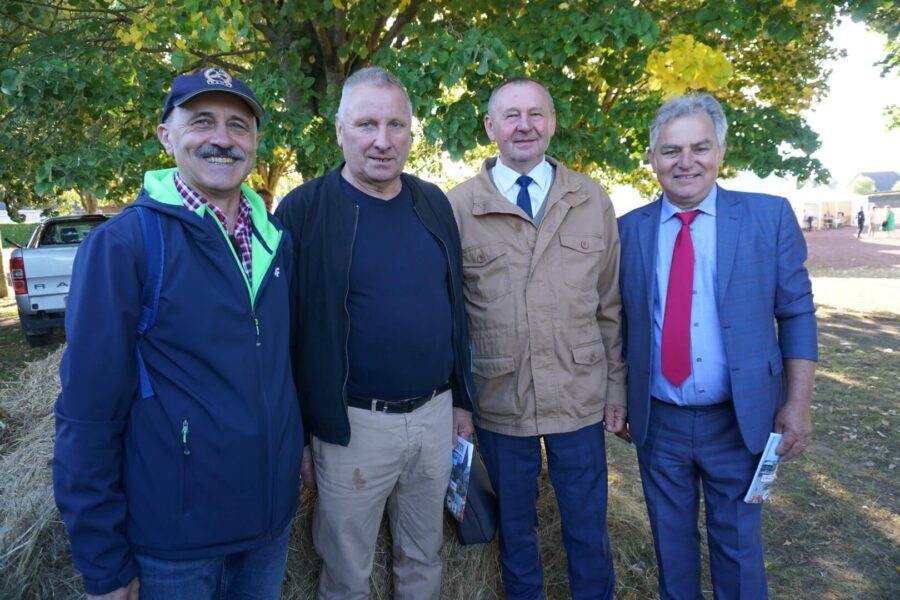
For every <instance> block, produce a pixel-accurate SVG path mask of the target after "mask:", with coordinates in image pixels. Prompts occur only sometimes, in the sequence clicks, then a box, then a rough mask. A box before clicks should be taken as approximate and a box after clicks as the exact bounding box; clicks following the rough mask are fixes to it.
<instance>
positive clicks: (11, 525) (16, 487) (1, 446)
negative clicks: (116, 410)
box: [0, 348, 81, 599]
mask: <svg viewBox="0 0 900 600" xmlns="http://www.w3.org/2000/svg"><path fill="white" fill-rule="evenodd" d="M61 357H62V349H61V348H60V349H58V350H57V351H55V352H53V353H52V354H50V355H49V356H48V357H47V358H46V359H44V360H40V361H35V362H32V363H29V364H27V365H26V366H25V367H24V369H23V371H22V378H21V381H20V382H19V383H7V384H5V385H4V386H3V388H2V390H0V406H2V408H3V412H4V414H5V415H7V419H8V420H7V425H8V427H7V428H5V429H4V430H3V431H2V432H0V434H2V435H3V437H2V438H0V573H2V577H0V597H2V598H41V599H43V598H49V599H55V598H73V597H78V596H79V595H80V592H79V588H80V587H81V584H80V583H79V577H78V574H77V573H76V571H75V569H74V568H73V567H72V565H71V556H70V553H69V542H68V538H67V537H66V531H65V527H64V526H63V524H62V521H61V519H60V516H59V512H58V511H57V510H56V505H55V504H54V502H53V484H52V481H51V470H50V469H51V460H52V459H53V432H54V423H53V401H54V400H55V399H56V396H57V394H59V373H58V367H59V360H60V358H61Z"/></svg>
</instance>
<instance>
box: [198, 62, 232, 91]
mask: <svg viewBox="0 0 900 600" xmlns="http://www.w3.org/2000/svg"><path fill="white" fill-rule="evenodd" d="M203 76H204V77H206V85H224V86H225V87H231V75H229V74H228V73H226V72H225V71H223V70H222V69H220V68H219V67H212V68H211V69H207V70H205V71H203Z"/></svg>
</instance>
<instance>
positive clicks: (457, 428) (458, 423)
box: [450, 406, 475, 449]
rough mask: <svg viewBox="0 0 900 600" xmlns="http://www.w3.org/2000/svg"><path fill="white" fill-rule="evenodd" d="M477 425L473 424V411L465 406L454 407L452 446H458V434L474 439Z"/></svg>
mask: <svg viewBox="0 0 900 600" xmlns="http://www.w3.org/2000/svg"><path fill="white" fill-rule="evenodd" d="M474 432H475V427H474V426H473V425H472V413H471V412H469V411H467V410H466V409H464V408H456V407H455V406H454V407H453V432H452V433H453V435H452V436H451V440H450V448H451V449H452V448H455V447H456V436H462V437H464V438H465V439H467V440H471V439H472V434H473V433H474Z"/></svg>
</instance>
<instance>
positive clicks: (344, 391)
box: [341, 206, 359, 428]
mask: <svg viewBox="0 0 900 600" xmlns="http://www.w3.org/2000/svg"><path fill="white" fill-rule="evenodd" d="M354 208H355V213H356V214H355V215H354V216H353V236H352V237H351V238H350V260H349V262H348V263H347V287H346V288H345V289H346V290H347V291H346V293H345V294H344V314H346V315H347V331H346V332H345V334H344V365H345V368H344V385H343V386H342V387H341V400H343V402H344V418H345V419H347V427H348V428H349V427H350V417H349V415H347V381H348V380H349V379H350V309H349V308H347V301H348V300H349V299H350V269H351V268H352V267H353V247H354V246H355V245H356V230H357V227H359V206H355V207H354Z"/></svg>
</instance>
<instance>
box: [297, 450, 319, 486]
mask: <svg viewBox="0 0 900 600" xmlns="http://www.w3.org/2000/svg"><path fill="white" fill-rule="evenodd" d="M300 477H301V478H302V479H303V487H305V488H306V489H308V490H314V489H316V466H315V464H314V463H313V455H312V448H310V447H309V446H305V447H304V448H303V459H302V460H301V461H300Z"/></svg>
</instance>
